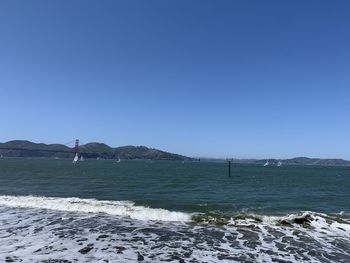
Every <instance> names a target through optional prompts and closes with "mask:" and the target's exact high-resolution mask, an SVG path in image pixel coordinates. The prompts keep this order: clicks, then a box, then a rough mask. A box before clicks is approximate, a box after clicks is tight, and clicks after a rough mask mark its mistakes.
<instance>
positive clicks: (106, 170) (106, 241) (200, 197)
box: [0, 158, 350, 262]
mask: <svg viewBox="0 0 350 263" xmlns="http://www.w3.org/2000/svg"><path fill="white" fill-rule="evenodd" d="M0 262H350V170H349V168H347V167H315V166H282V167H276V166H268V167H262V166H254V165H233V167H232V177H228V176H227V166H226V164H225V163H210V162H185V163H182V162H175V161H173V162H171V161H122V162H120V163H117V162H116V161H112V160H86V161H84V162H79V163H77V164H75V165H73V164H72V163H71V161H70V160H51V159H25V158H12V159H9V158H3V159H0Z"/></svg>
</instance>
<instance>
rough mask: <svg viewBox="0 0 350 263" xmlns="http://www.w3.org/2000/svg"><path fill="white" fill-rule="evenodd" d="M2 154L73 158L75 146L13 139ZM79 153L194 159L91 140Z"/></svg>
mask: <svg viewBox="0 0 350 263" xmlns="http://www.w3.org/2000/svg"><path fill="white" fill-rule="evenodd" d="M0 154H1V155H2V156H4V157H48V158H55V157H56V158H73V157H74V155H75V152H74V147H72V148H70V147H68V146H66V145H63V144H45V143H34V142H31V141H28V140H12V141H8V142H5V143H0ZM79 154H81V155H83V156H84V158H104V159H114V158H121V159H151V160H192V158H190V157H187V156H183V155H180V154H175V153H169V152H166V151H162V150H158V149H154V148H148V147H146V146H132V145H127V146H120V147H114V148H113V147H110V146H109V145H107V144H105V143H99V142H91V143H87V144H84V145H81V146H79Z"/></svg>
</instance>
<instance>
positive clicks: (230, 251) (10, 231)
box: [0, 197, 350, 263]
mask: <svg viewBox="0 0 350 263" xmlns="http://www.w3.org/2000/svg"><path fill="white" fill-rule="evenodd" d="M11 198H13V197H11ZM31 198H33V197H31ZM35 198H38V197H35ZM2 199H4V197H1V198H0V200H2ZM44 199H46V198H44ZM53 199H54V200H57V199H56V198H53ZM69 199H70V202H69V203H71V204H81V203H84V202H88V203H89V202H90V201H91V200H89V201H86V200H85V199H79V198H69ZM58 200H60V201H61V202H62V201H63V200H66V198H63V200H61V199H60V198H59V199H58ZM82 200H83V201H82ZM3 201H4V200H2V201H1V203H2V202H3ZM94 201H96V200H94ZM38 202H39V201H37V203H38ZM45 202H46V201H45ZM45 202H44V203H45ZM97 202H98V204H99V207H104V206H105V205H106V203H107V204H109V203H110V202H109V201H97ZM101 202H103V204H101ZM112 203H113V204H114V205H115V203H114V202H112ZM117 203H118V204H119V203H120V202H117ZM12 204H13V206H12V207H9V206H8V205H7V206H2V205H0V222H1V226H0V261H1V262H4V261H5V259H6V257H10V258H11V259H12V260H14V261H15V262H24V263H26V262H40V263H43V262H46V263H47V262H59V261H58V260H62V262H64V261H63V260H69V261H70V262H128V263H129V262H130V263H131V262H137V261H138V259H139V258H140V257H141V256H142V258H144V262H181V260H182V262H192V261H193V262H212V263H214V262H215V263H216V262H220V263H221V262H257V263H267V262H293V263H305V262H309V263H314V262H315V263H316V262H317V263H319V262H327V263H329V262H334V263H335V262H337V263H339V262H342V263H345V262H350V261H349V260H350V257H349V255H348V249H347V248H348V247H349V244H350V243H349V240H350V239H349V237H348V232H347V231H348V230H347V229H348V228H347V226H346V223H344V224H345V225H343V223H341V222H336V221H332V220H328V219H327V218H325V217H323V216H321V215H319V214H316V213H311V212H308V213H300V214H293V215H288V216H285V217H270V218H268V217H264V218H265V219H263V220H262V221H261V220H254V219H252V218H247V219H239V220H231V221H230V223H229V224H228V225H225V226H216V225H213V224H206V223H204V224H202V223H200V224H193V223H190V224H187V223H180V222H169V221H145V220H134V219H132V218H131V217H129V216H127V217H120V216H114V215H110V214H108V213H105V212H104V213H103V214H97V213H96V212H93V213H71V212H70V210H67V209H65V210H61V211H58V210H57V209H47V208H46V207H42V206H41V207H40V208H32V206H30V207H28V206H18V205H15V204H14V203H12ZM121 204H123V205H125V204H127V205H131V206H134V205H133V203H132V202H121ZM119 205H120V204H119ZM67 211H68V212H67ZM74 211H75V210H74ZM79 211H80V210H79ZM302 215H305V216H306V215H311V216H312V220H311V223H310V226H309V227H303V226H300V225H298V224H296V225H291V226H288V225H281V224H279V223H278V222H279V220H281V219H282V218H283V219H289V220H293V218H297V217H301V216H302ZM254 216H255V218H256V217H257V215H254ZM316 219H317V220H316ZM323 219H324V220H323ZM338 224H339V225H338ZM339 227H340V228H339ZM333 228H335V229H333ZM325 229H326V230H325ZM90 249H91V250H90ZM83 250H86V251H85V252H83ZM142 258H141V259H142ZM180 259H181V260H180ZM50 260H52V261H50ZM54 260H56V261H54Z"/></svg>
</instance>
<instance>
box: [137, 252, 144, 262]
mask: <svg viewBox="0 0 350 263" xmlns="http://www.w3.org/2000/svg"><path fill="white" fill-rule="evenodd" d="M144 259H145V258H144V256H142V255H141V254H140V253H137V260H138V261H143V260H144Z"/></svg>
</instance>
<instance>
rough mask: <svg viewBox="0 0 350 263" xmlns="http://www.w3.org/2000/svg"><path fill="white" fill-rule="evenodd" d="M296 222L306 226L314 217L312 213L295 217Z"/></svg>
mask: <svg viewBox="0 0 350 263" xmlns="http://www.w3.org/2000/svg"><path fill="white" fill-rule="evenodd" d="M293 221H294V223H296V224H299V225H303V226H304V227H305V226H307V225H309V224H310V223H311V221H312V217H311V216H310V215H306V216H303V217H296V218H294V220H293Z"/></svg>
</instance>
